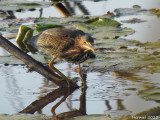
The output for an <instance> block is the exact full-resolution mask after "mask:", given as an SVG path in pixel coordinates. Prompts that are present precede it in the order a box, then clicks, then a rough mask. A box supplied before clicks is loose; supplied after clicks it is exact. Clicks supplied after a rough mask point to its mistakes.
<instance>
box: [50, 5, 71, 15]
mask: <svg viewBox="0 0 160 120" xmlns="http://www.w3.org/2000/svg"><path fill="white" fill-rule="evenodd" d="M53 6H54V7H55V8H56V9H57V11H58V12H59V13H60V15H61V17H69V16H72V15H71V14H70V12H69V11H68V10H67V9H66V8H65V6H64V5H63V4H62V3H55V4H54V5H53Z"/></svg>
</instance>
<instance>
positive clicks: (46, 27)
mask: <svg viewBox="0 0 160 120" xmlns="http://www.w3.org/2000/svg"><path fill="white" fill-rule="evenodd" d="M35 26H36V31H37V32H42V31H44V30H47V29H50V28H57V27H63V26H62V25H57V24H47V25H43V26H41V25H37V24H36V25H35Z"/></svg>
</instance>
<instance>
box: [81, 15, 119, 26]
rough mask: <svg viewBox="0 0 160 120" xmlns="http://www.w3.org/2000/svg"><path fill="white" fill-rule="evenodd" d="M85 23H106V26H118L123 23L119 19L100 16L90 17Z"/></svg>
mask: <svg viewBox="0 0 160 120" xmlns="http://www.w3.org/2000/svg"><path fill="white" fill-rule="evenodd" d="M84 23H87V24H91V25H105V26H115V27H118V26H120V25H121V24H120V23H119V22H118V21H116V20H113V19H111V18H99V17H96V18H92V19H89V20H87V21H85V22H84Z"/></svg>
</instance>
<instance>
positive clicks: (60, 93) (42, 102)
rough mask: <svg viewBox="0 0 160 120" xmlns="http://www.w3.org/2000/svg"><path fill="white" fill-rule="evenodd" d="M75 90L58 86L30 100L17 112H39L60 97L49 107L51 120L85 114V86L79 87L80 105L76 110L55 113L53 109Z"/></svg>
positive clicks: (61, 119) (60, 119)
mask: <svg viewBox="0 0 160 120" xmlns="http://www.w3.org/2000/svg"><path fill="white" fill-rule="evenodd" d="M75 90H76V88H58V89H56V90H54V91H52V92H50V93H48V94H47V95H46V96H44V97H42V98H40V99H39V100H36V101H34V102H32V103H31V104H30V105H29V106H28V107H26V108H25V109H23V110H22V111H20V112H19V113H30V114H33V113H35V112H38V113H41V110H42V108H44V107H45V106H46V105H47V104H49V103H51V102H53V101H55V100H56V99H58V98H60V97H61V99H60V100H59V101H58V102H57V103H56V104H55V105H54V106H53V107H52V108H51V112H52V114H53V118H52V120H57V119H58V120H63V119H64V118H71V117H76V116H82V115H86V88H84V89H81V95H80V98H79V101H80V105H79V109H78V110H74V111H69V112H64V113H60V114H58V115H57V114H56V113H55V110H56V109H57V108H58V106H59V105H60V104H62V103H63V102H64V101H65V100H66V98H67V97H68V96H69V95H71V94H72V93H73V92H74V91H75Z"/></svg>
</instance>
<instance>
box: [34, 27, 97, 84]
mask: <svg viewBox="0 0 160 120" xmlns="http://www.w3.org/2000/svg"><path fill="white" fill-rule="evenodd" d="M93 43H94V40H93V39H92V37H91V36H89V35H87V34H86V33H84V32H83V31H81V30H76V29H67V28H52V29H48V30H46V31H44V32H43V33H42V34H41V35H40V36H39V37H38V39H37V41H36V44H37V46H38V48H39V49H41V50H42V51H44V52H45V53H47V54H49V55H51V56H52V57H53V59H52V60H51V61H50V62H49V67H50V68H51V69H52V70H53V71H55V72H56V73H58V74H59V75H60V76H61V77H62V79H65V80H66V81H67V83H68V87H70V84H69V81H70V80H69V79H68V78H67V77H66V76H65V75H64V74H63V73H61V72H60V71H59V70H57V69H56V68H55V67H54V66H53V62H54V60H55V59H56V58H59V59H61V60H63V61H66V62H69V63H76V64H78V73H79V74H80V76H81V78H82V75H81V69H80V63H82V62H84V61H85V60H87V59H88V58H94V57H95V54H94V53H95V51H94V49H93V46H92V45H93ZM82 82H83V85H85V86H86V84H85V82H84V80H83V78H82Z"/></svg>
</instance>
